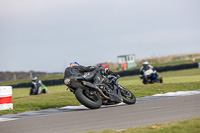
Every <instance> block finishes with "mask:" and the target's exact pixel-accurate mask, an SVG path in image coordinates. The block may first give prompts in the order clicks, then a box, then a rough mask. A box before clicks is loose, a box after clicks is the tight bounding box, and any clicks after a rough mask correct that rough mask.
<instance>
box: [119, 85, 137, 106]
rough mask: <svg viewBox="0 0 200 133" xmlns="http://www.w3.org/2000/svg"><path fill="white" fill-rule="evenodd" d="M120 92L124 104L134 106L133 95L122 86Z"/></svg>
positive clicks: (134, 99)
mask: <svg viewBox="0 0 200 133" xmlns="http://www.w3.org/2000/svg"><path fill="white" fill-rule="evenodd" d="M120 90H121V95H122V98H123V102H124V103H126V104H135V102H136V98H135V95H134V94H133V93H132V92H131V91H129V90H128V89H126V88H124V87H122V86H120Z"/></svg>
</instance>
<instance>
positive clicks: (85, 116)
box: [0, 94, 200, 133]
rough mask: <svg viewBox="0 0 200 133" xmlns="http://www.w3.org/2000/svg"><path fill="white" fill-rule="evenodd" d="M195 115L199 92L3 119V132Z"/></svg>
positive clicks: (126, 124) (63, 132) (68, 132)
mask: <svg viewBox="0 0 200 133" xmlns="http://www.w3.org/2000/svg"><path fill="white" fill-rule="evenodd" d="M195 117H200V94H196V95H190V96H180V97H168V98H161V99H155V100H148V101H143V102H138V103H136V104H134V105H121V106H115V107H108V108H100V109H96V110H86V109H77V110H74V111H70V112H62V113H55V114H49V115H43V116H35V117H28V118H21V119H17V120H13V121H5V122H1V123H0V132H1V133H86V132H88V131H102V130H105V129H113V130H123V129H127V128H131V127H141V126H147V125H150V124H155V123H165V122H171V121H177V120H185V119H191V118H195Z"/></svg>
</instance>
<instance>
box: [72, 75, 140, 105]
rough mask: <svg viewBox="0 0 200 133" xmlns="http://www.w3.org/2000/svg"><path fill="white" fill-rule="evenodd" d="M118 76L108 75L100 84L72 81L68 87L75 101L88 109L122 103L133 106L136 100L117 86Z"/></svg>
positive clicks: (126, 90)
mask: <svg viewBox="0 0 200 133" xmlns="http://www.w3.org/2000/svg"><path fill="white" fill-rule="evenodd" d="M118 79H119V76H116V75H108V76H104V78H102V82H101V84H96V85H94V84H91V83H90V82H87V81H79V79H74V80H72V82H71V83H70V85H68V87H69V89H70V91H72V92H73V93H74V94H75V96H76V98H77V100H78V101H79V102H80V103H81V104H83V105H84V106H86V107H88V108H90V109H98V108H100V107H101V106H102V105H112V104H118V103H121V102H124V103H126V104H135V102H136V98H135V96H134V94H133V93H132V92H131V91H129V90H128V89H126V88H124V87H122V86H121V85H119V84H118Z"/></svg>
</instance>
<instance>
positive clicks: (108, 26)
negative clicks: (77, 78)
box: [0, 0, 200, 72]
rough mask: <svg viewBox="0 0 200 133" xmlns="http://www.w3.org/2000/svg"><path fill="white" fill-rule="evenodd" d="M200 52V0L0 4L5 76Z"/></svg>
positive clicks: (5, 0) (2, 0)
mask: <svg viewBox="0 0 200 133" xmlns="http://www.w3.org/2000/svg"><path fill="white" fill-rule="evenodd" d="M185 53H186V54H187V53H200V1H199V0H165V1H163V0H56V1H55V0H0V54H1V55H0V71H30V70H34V71H45V72H62V71H64V68H65V67H66V66H68V65H69V63H70V62H73V61H77V62H79V63H80V64H82V65H85V66H89V65H95V64H97V63H99V62H104V61H111V62H117V56H118V55H124V54H135V55H136V58H137V59H142V58H150V57H159V56H166V55H171V54H185Z"/></svg>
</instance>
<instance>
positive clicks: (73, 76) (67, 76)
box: [64, 62, 96, 85]
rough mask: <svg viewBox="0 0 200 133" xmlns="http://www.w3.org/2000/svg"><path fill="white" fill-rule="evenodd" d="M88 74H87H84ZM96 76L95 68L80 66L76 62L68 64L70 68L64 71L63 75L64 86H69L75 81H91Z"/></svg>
mask: <svg viewBox="0 0 200 133" xmlns="http://www.w3.org/2000/svg"><path fill="white" fill-rule="evenodd" d="M85 72H88V73H87V74H84V73H85ZM95 74H96V67H95V66H88V67H85V66H82V65H80V64H79V63H77V62H73V63H70V67H67V68H66V69H65V73H64V83H65V85H70V84H71V83H72V82H73V81H77V80H86V81H91V80H93V78H94V76H95Z"/></svg>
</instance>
